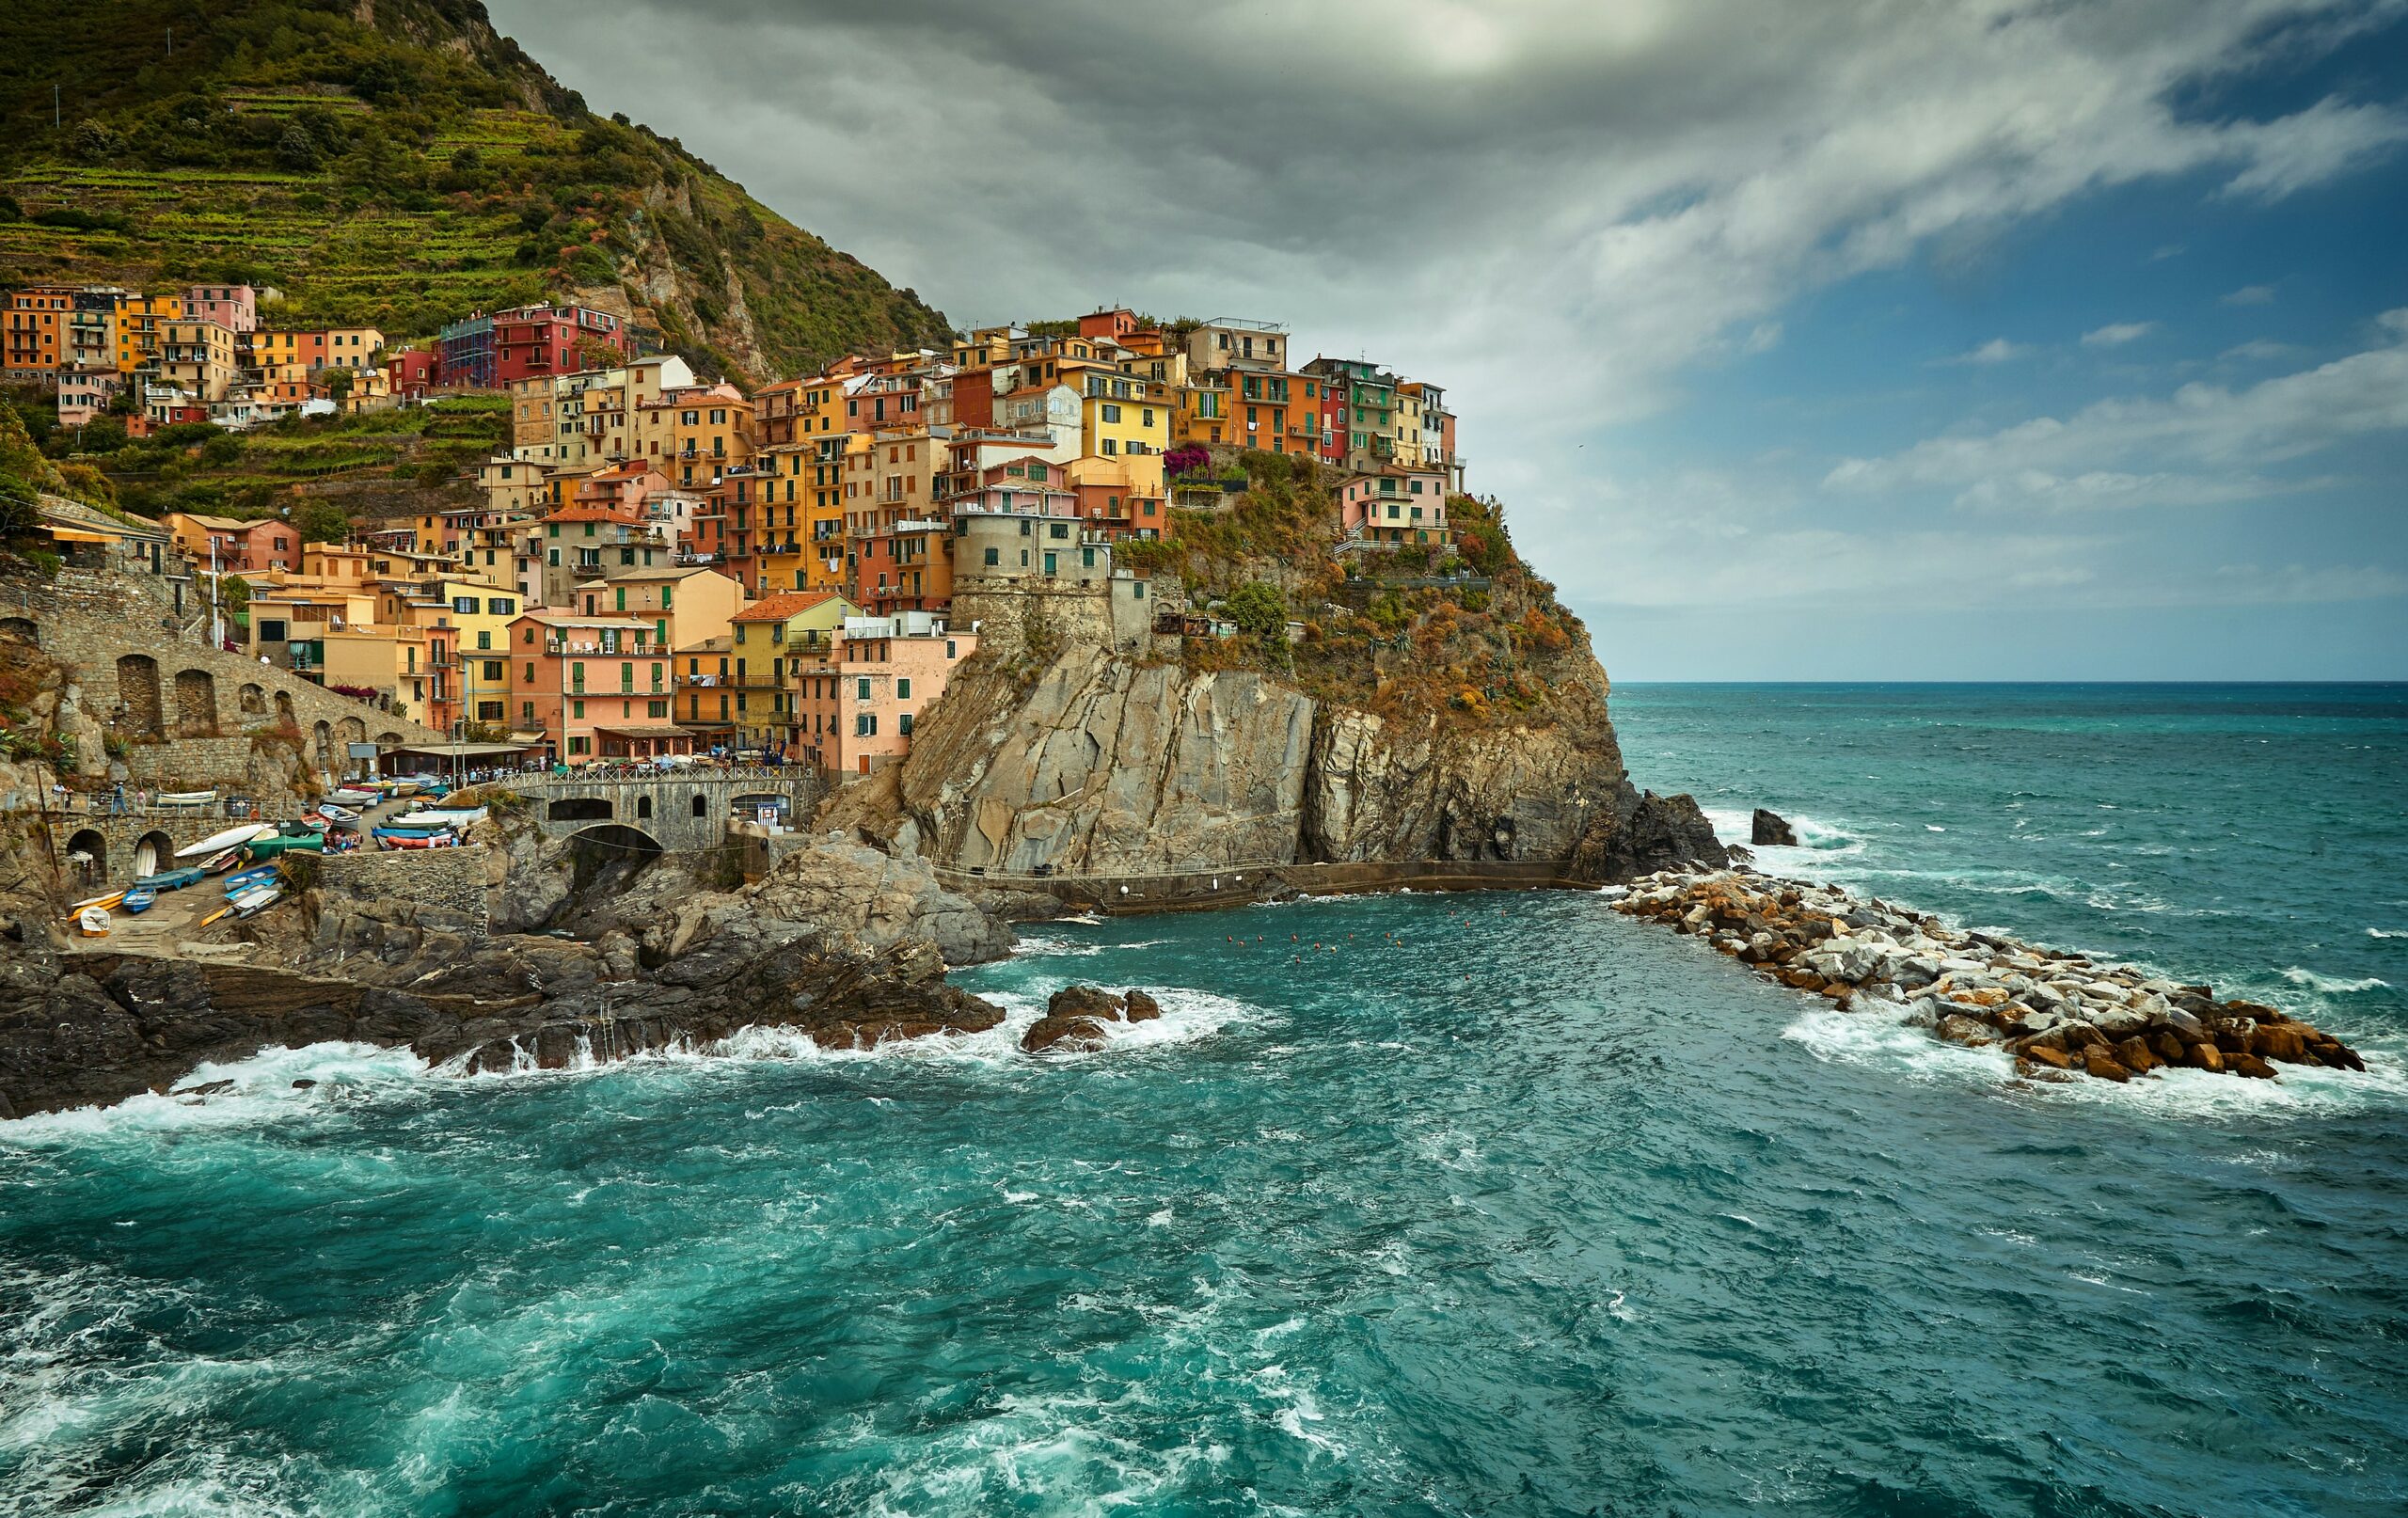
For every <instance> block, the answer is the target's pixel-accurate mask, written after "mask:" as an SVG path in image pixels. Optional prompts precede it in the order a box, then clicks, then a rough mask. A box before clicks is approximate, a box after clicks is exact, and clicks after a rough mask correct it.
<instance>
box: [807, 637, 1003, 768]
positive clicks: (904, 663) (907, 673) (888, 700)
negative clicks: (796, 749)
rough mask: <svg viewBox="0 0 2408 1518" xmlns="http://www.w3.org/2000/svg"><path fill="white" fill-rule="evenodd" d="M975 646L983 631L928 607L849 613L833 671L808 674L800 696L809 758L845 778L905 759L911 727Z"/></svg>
mask: <svg viewBox="0 0 2408 1518" xmlns="http://www.w3.org/2000/svg"><path fill="white" fill-rule="evenodd" d="M977 647H978V635H977V634H975V633H969V632H960V633H957V632H953V631H950V630H948V629H947V628H946V626H945V625H944V623H943V620H942V619H941V618H938V617H935V616H932V615H930V614H929V613H927V612H925V611H904V612H898V613H896V614H895V615H894V616H891V617H847V618H846V619H845V630H844V632H843V633H842V634H841V635H840V641H839V642H838V644H837V647H836V657H835V658H834V659H833V660H832V662H831V663H829V664H828V665H827V666H826V668H827V670H828V672H827V673H824V674H822V673H811V674H805V675H803V676H802V677H801V679H800V686H801V689H800V691H799V692H798V693H797V695H796V697H795V715H796V718H797V719H798V720H797V723H796V730H797V739H796V741H797V742H799V743H800V745H801V746H802V750H803V756H804V758H805V759H806V760H807V761H808V762H810V763H812V764H815V765H817V766H818V767H820V768H821V769H823V770H825V771H827V772H828V773H829V774H831V775H832V776H836V777H839V778H841V779H846V780H851V779H857V778H859V777H860V776H863V775H866V774H869V773H870V772H871V771H872V770H875V769H879V768H882V767H885V766H887V765H891V764H894V763H895V762H896V761H897V760H899V759H901V758H903V757H904V756H905V755H906V754H909V753H910V752H911V729H912V728H913V726H914V725H916V724H917V722H918V720H919V719H920V718H922V717H924V716H926V715H927V709H928V708H929V707H930V706H931V705H933V704H935V703H936V700H937V698H938V697H939V696H942V695H943V694H944V688H945V685H946V683H947V682H948V681H950V680H951V679H952V678H953V672H954V670H955V669H956V668H957V667H958V665H959V664H960V663H961V661H962V660H963V659H966V658H968V657H969V656H971V655H972V654H973V653H974V652H975V651H976V650H977Z"/></svg>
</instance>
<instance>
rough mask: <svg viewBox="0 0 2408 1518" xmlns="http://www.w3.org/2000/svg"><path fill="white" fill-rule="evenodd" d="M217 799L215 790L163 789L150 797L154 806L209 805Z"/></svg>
mask: <svg viewBox="0 0 2408 1518" xmlns="http://www.w3.org/2000/svg"><path fill="white" fill-rule="evenodd" d="M216 799H217V793H216V792H215V791H161V792H160V793H159V794H158V795H156V796H154V797H152V798H150V804H151V805H152V806H207V805H208V804H209V803H210V802H212V801H214V800H216Z"/></svg>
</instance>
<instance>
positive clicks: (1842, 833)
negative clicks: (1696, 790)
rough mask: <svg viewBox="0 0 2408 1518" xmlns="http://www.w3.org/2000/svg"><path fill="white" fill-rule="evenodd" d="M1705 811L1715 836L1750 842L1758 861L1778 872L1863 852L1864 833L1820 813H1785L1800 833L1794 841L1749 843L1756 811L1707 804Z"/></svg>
mask: <svg viewBox="0 0 2408 1518" xmlns="http://www.w3.org/2000/svg"><path fill="white" fill-rule="evenodd" d="M1704 811H1705V820H1706V821H1707V822H1708V823H1709V824H1711V825H1712V826H1713V828H1714V836H1715V837H1716V838H1718V839H1719V840H1721V841H1722V842H1723V843H1726V844H1743V845H1747V846H1748V848H1749V850H1750V852H1751V853H1753V854H1754V855H1755V856H1756V861H1757V862H1758V863H1760V864H1762V865H1764V866H1765V867H1766V868H1767V869H1771V870H1773V871H1774V872H1775V873H1776V874H1780V873H1790V874H1797V875H1812V874H1814V872H1815V871H1816V870H1817V869H1818V868H1819V867H1829V866H1830V865H1832V864H1834V863H1836V862H1839V861H1841V860H1845V859H1852V858H1854V857H1856V856H1858V855H1861V854H1862V853H1863V852H1864V847H1865V841H1864V839H1863V837H1862V836H1861V835H1860V834H1858V833H1856V832H1854V831H1852V830H1848V829H1846V828H1843V827H1840V826H1839V825H1838V824H1836V823H1830V822H1825V821H1823V820H1822V819H1821V818H1819V817H1808V816H1784V818H1783V820H1785V821H1786V822H1787V823H1788V824H1789V830H1790V831H1792V832H1794V833H1796V834H1797V835H1798V842H1797V843H1796V844H1795V845H1790V844H1748V839H1749V838H1750V837H1751V836H1752V834H1753V832H1754V829H1755V814H1754V813H1753V812H1746V811H1739V810H1735V809H1733V808H1729V807H1707V808H1705V809H1704Z"/></svg>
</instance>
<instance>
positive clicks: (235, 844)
mask: <svg viewBox="0 0 2408 1518" xmlns="http://www.w3.org/2000/svg"><path fill="white" fill-rule="evenodd" d="M274 831H276V830H275V829H274V828H271V827H269V826H268V825H267V824H265V823H263V822H246V823H244V824H243V825H242V826H241V827H238V828H229V829H227V830H225V831H224V832H214V833H211V834H210V835H209V836H208V837H206V838H204V839H202V840H201V841H200V842H199V843H197V844H190V845H187V846H184V847H182V848H179V849H177V850H176V858H178V859H206V858H208V857H209V856H210V855H212V854H215V853H217V852H219V851H220V850H223V849H229V848H240V847H241V846H243V845H245V844H247V843H249V842H250V841H251V840H252V839H254V838H257V837H258V836H259V835H260V834H261V833H263V832H274Z"/></svg>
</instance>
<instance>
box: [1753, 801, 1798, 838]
mask: <svg viewBox="0 0 2408 1518" xmlns="http://www.w3.org/2000/svg"><path fill="white" fill-rule="evenodd" d="M1748 842H1750V843H1751V844H1753V845H1755V846H1757V847H1759V848H1765V847H1780V848H1795V847H1797V846H1798V834H1797V832H1796V831H1795V830H1792V829H1791V828H1790V826H1789V824H1788V823H1787V822H1786V821H1784V820H1783V819H1782V815H1781V814H1779V813H1778V812H1767V811H1766V810H1765V809H1764V808H1763V807H1758V808H1756V814H1755V816H1754V817H1753V818H1752V819H1751V821H1750V823H1749V827H1748Z"/></svg>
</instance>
